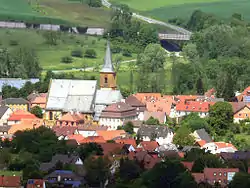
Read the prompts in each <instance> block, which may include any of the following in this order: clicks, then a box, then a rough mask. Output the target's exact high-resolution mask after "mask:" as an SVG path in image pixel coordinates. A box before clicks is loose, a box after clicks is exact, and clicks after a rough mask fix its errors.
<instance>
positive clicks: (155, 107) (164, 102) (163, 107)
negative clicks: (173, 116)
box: [146, 95, 175, 115]
mask: <svg viewBox="0 0 250 188" xmlns="http://www.w3.org/2000/svg"><path fill="white" fill-rule="evenodd" d="M174 103H175V101H174V99H173V96H167V95H165V96H163V97H162V98H160V99H159V100H157V101H154V102H146V105H147V110H148V111H149V112H165V113H166V114H167V115H170V111H171V107H172V104H174Z"/></svg>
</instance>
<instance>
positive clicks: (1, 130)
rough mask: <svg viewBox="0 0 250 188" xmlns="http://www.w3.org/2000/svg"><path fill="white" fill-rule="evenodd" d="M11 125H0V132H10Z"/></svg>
mask: <svg viewBox="0 0 250 188" xmlns="http://www.w3.org/2000/svg"><path fill="white" fill-rule="evenodd" d="M10 127H11V126H0V132H8V131H9V130H10Z"/></svg>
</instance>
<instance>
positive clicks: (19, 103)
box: [1, 98, 30, 112]
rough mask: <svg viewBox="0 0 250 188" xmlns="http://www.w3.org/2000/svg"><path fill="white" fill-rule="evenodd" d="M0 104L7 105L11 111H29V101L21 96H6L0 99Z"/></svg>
mask: <svg viewBox="0 0 250 188" xmlns="http://www.w3.org/2000/svg"><path fill="white" fill-rule="evenodd" d="M1 106H8V107H9V108H10V109H11V110H12V111H13V112H15V111H18V110H23V111H29V109H30V104H29V101H27V100H25V99H23V98H7V99H4V100H2V101H1Z"/></svg>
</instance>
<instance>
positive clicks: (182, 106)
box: [176, 101, 214, 112]
mask: <svg viewBox="0 0 250 188" xmlns="http://www.w3.org/2000/svg"><path fill="white" fill-rule="evenodd" d="M213 104H214V102H199V101H187V102H180V103H177V104H176V111H186V112H208V111H209V108H210V106H211V105H213Z"/></svg>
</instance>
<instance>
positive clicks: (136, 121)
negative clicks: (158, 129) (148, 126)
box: [123, 120, 143, 133]
mask: <svg viewBox="0 0 250 188" xmlns="http://www.w3.org/2000/svg"><path fill="white" fill-rule="evenodd" d="M128 122H131V123H132V124H133V125H134V128H133V130H134V132H135V133H137V132H138V130H139V128H140V127H141V126H142V125H143V121H141V120H125V121H124V123H123V126H124V125H126V124H127V123H128Z"/></svg>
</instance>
